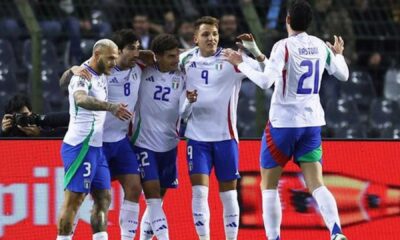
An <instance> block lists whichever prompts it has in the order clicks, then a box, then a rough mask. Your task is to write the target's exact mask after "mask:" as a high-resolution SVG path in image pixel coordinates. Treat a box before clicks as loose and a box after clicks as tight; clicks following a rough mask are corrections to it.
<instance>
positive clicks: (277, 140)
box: [260, 123, 322, 169]
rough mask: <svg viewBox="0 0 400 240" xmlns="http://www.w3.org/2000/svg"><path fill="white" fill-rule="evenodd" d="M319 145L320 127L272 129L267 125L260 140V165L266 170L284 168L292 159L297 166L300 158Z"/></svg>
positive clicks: (269, 124)
mask: <svg viewBox="0 0 400 240" xmlns="http://www.w3.org/2000/svg"><path fill="white" fill-rule="evenodd" d="M321 143H322V140H321V127H303V128H274V127H273V126H272V125H271V123H268V125H267V127H266V128H265V131H264V134H263V137H262V140H261V151H260V165H261V167H263V168H266V169H268V168H274V167H277V166H281V167H284V166H285V165H286V163H287V162H288V161H290V160H291V159H292V157H294V162H295V163H296V164H299V158H300V157H302V156H303V155H305V154H307V153H310V152H312V151H314V150H315V149H317V148H319V147H320V146H321ZM319 161H321V162H322V159H320V160H319Z"/></svg>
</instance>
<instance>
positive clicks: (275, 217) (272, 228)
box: [262, 189, 282, 240]
mask: <svg viewBox="0 0 400 240" xmlns="http://www.w3.org/2000/svg"><path fill="white" fill-rule="evenodd" d="M262 208H263V220H264V228H265V233H266V235H267V237H268V240H276V239H279V235H280V227H281V222H282V206H281V200H280V199H279V192H278V190H276V189H266V190H263V191H262Z"/></svg>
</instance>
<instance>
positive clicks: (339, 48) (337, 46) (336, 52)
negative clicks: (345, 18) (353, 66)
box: [326, 35, 349, 81]
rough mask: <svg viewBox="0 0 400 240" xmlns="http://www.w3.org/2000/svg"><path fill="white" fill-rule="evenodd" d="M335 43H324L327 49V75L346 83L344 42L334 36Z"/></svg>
mask: <svg viewBox="0 0 400 240" xmlns="http://www.w3.org/2000/svg"><path fill="white" fill-rule="evenodd" d="M334 40H335V42H334V43H333V45H332V44H331V43H330V42H326V45H327V47H328V58H327V59H328V60H327V65H326V69H327V70H328V73H329V74H331V75H333V76H335V77H336V78H337V79H338V80H340V81H347V80H348V79H349V68H348V66H347V63H346V60H345V59H344V57H343V51H344V41H343V39H342V37H341V36H339V37H337V36H336V35H335V36H334Z"/></svg>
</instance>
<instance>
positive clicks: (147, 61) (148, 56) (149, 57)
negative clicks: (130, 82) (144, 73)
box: [139, 50, 156, 66]
mask: <svg viewBox="0 0 400 240" xmlns="http://www.w3.org/2000/svg"><path fill="white" fill-rule="evenodd" d="M139 59H140V61H142V63H143V64H144V65H146V66H148V65H152V64H154V63H155V62H156V55H155V54H154V52H153V51H151V50H140V51H139Z"/></svg>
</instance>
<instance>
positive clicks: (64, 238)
mask: <svg viewBox="0 0 400 240" xmlns="http://www.w3.org/2000/svg"><path fill="white" fill-rule="evenodd" d="M56 240H72V235H69V236H61V235H57V238H56Z"/></svg>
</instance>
